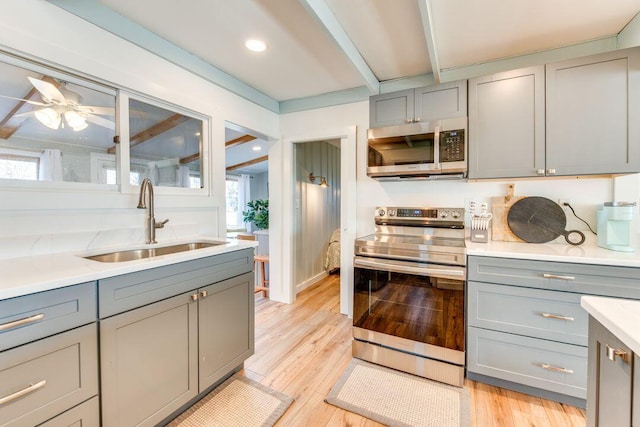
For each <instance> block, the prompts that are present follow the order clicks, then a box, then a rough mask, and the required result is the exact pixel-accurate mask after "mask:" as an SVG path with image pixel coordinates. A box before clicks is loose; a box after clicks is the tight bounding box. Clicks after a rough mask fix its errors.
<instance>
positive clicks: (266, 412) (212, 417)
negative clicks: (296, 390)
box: [168, 374, 293, 427]
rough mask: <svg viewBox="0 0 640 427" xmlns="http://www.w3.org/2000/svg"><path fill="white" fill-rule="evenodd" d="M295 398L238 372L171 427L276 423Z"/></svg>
mask: <svg viewBox="0 0 640 427" xmlns="http://www.w3.org/2000/svg"><path fill="white" fill-rule="evenodd" d="M292 402H293V399H292V398H290V397H288V396H286V395H284V394H282V393H280V392H278V391H275V390H272V389H270V388H269V387H267V386H265V385H262V384H260V383H258V382H256V381H253V380H251V379H249V378H246V377H244V376H241V375H238V374H235V375H233V376H232V377H231V378H229V379H228V380H227V381H225V382H224V383H222V384H220V386H218V387H216V388H215V389H214V390H213V391H211V392H210V393H209V394H207V395H206V396H205V397H203V398H202V399H201V400H199V401H198V402H197V403H196V404H194V405H193V406H192V407H191V408H189V409H188V410H186V411H185V412H183V413H182V414H180V416H178V418H176V419H175V420H173V421H171V422H170V423H169V424H168V426H170V427H177V426H180V427H204V426H206V427H258V426H263V427H268V426H273V425H274V424H275V423H276V421H278V419H280V417H281V416H282V415H283V414H284V413H285V411H286V410H287V408H289V406H290V405H291V403H292Z"/></svg>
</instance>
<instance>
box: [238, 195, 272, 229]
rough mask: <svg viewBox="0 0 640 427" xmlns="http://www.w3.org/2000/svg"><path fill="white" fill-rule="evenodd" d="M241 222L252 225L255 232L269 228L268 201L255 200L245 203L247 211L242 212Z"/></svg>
mask: <svg viewBox="0 0 640 427" xmlns="http://www.w3.org/2000/svg"><path fill="white" fill-rule="evenodd" d="M242 221H244V222H250V223H253V225H255V227H256V229H257V230H265V229H267V228H269V200H268V199H257V200H252V201H250V202H249V203H247V210H246V211H242Z"/></svg>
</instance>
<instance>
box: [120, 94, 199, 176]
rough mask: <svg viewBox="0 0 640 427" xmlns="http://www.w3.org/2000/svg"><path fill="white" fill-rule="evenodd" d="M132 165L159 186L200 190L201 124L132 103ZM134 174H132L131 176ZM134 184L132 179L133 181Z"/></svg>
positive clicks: (160, 109) (192, 119)
mask: <svg viewBox="0 0 640 427" xmlns="http://www.w3.org/2000/svg"><path fill="white" fill-rule="evenodd" d="M129 127H130V136H129V140H130V143H129V144H130V153H131V164H132V168H131V170H133V169H134V167H133V165H134V164H137V165H142V170H140V171H139V173H140V176H141V177H140V180H142V179H144V178H149V179H150V180H151V183H152V184H153V185H156V186H158V185H159V186H165V187H189V188H200V187H201V184H202V183H201V182H200V181H199V180H198V181H196V180H192V179H191V176H200V174H201V171H202V158H201V156H200V149H201V140H202V136H201V135H202V120H199V119H196V118H193V117H189V116H186V115H183V114H180V113H176V112H174V111H170V110H167V109H164V108H161V107H157V106H155V105H151V104H147V103H145V102H142V101H139V100H135V99H130V100H129ZM132 174H133V173H132ZM132 180H133V179H132Z"/></svg>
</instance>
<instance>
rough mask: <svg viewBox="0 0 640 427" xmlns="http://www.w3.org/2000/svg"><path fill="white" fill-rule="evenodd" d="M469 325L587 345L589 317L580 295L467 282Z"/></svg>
mask: <svg viewBox="0 0 640 427" xmlns="http://www.w3.org/2000/svg"><path fill="white" fill-rule="evenodd" d="M468 289H469V291H468V292H469V294H468V295H469V299H468V306H467V307H468V319H469V325H470V326H478V327H481V328H485V329H493V330H497V331H502V332H511V333H514V334H520V335H526V336H531V337H535V338H543V339H549V340H553V341H560V342H566V343H570V344H577V345H583V346H586V345H587V333H588V329H589V316H588V314H587V312H586V311H584V310H583V309H582V307H580V296H581V295H580V294H573V293H568V292H556V291H548V290H543V289H531V288H521V287H517V286H504V285H494V284H492V283H480V282H473V281H470V282H469V287H468Z"/></svg>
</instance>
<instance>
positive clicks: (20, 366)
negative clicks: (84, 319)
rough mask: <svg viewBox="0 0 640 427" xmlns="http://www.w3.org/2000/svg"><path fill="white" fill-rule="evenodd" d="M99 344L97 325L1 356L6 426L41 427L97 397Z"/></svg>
mask: <svg viewBox="0 0 640 427" xmlns="http://www.w3.org/2000/svg"><path fill="white" fill-rule="evenodd" d="M97 341H98V339H97V331H96V325H95V323H91V324H88V325H85V326H82V327H79V328H76V329H72V330H70V331H67V332H63V333H61V334H58V335H55V336H52V337H49V338H44V339H41V340H39V341H35V342H32V343H30V344H26V345H22V346H19V347H16V348H13V349H11V350H7V351H4V352H2V353H0V402H1V403H0V425H1V426H3V427H9V426H11V427H14V426H15V427H17V426H35V425H38V424H41V423H43V422H45V421H47V420H50V419H52V418H53V417H55V416H57V415H59V414H61V413H63V412H65V411H67V410H69V409H70V408H73V407H74V406H76V405H78V404H80V403H82V402H84V401H86V400H88V399H90V398H92V397H94V396H97V394H98V342H97ZM95 416H97V411H96V412H95ZM54 425H55V424H54Z"/></svg>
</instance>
